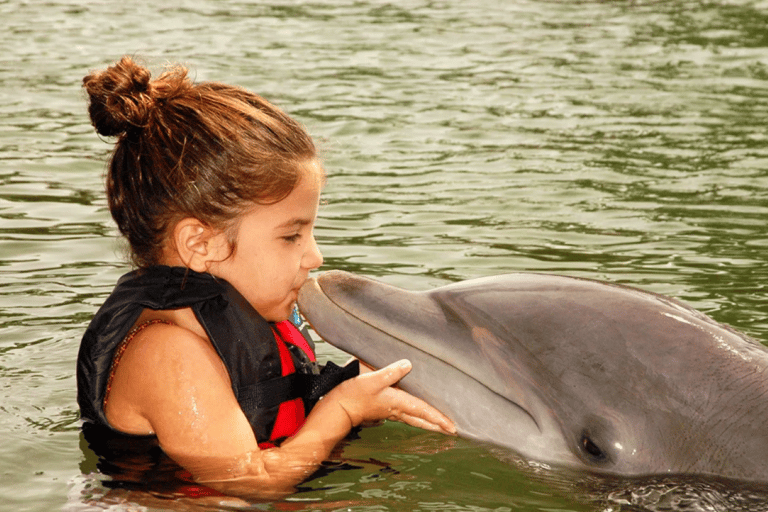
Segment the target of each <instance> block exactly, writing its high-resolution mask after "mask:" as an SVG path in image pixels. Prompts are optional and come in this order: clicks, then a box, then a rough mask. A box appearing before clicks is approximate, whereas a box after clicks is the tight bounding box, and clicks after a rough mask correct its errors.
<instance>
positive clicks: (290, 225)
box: [277, 217, 312, 229]
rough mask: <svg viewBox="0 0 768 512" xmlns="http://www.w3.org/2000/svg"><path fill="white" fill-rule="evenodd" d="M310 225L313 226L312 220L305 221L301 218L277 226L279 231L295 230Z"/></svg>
mask: <svg viewBox="0 0 768 512" xmlns="http://www.w3.org/2000/svg"><path fill="white" fill-rule="evenodd" d="M308 224H312V219H305V218H300V217H295V218H293V219H290V220H288V221H286V222H283V223H282V224H280V225H278V226H277V229H284V228H293V227H297V226H306V225H308Z"/></svg>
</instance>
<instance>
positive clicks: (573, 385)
mask: <svg viewBox="0 0 768 512" xmlns="http://www.w3.org/2000/svg"><path fill="white" fill-rule="evenodd" d="M299 305H300V308H301V311H302V313H303V314H304V315H305V317H306V318H307V320H308V321H309V322H310V324H311V325H312V326H313V327H314V329H315V330H316V331H317V332H318V334H320V336H321V337H322V338H323V339H325V340H326V341H328V342H329V343H331V344H332V345H334V346H337V347H338V348H340V349H342V350H344V351H346V352H349V353H351V354H353V355H355V356H356V357H358V358H360V359H361V360H363V361H364V362H366V363H368V364H370V365H372V366H374V367H381V366H384V365H386V364H389V363H391V362H393V361H395V360H397V359H400V358H408V359H410V360H411V361H412V363H413V370H412V371H411V373H410V374H409V375H408V376H407V377H406V378H405V379H403V381H402V382H401V386H402V387H403V389H405V390H407V391H409V392H411V393H413V394H415V395H416V396H419V397H421V398H422V399H424V400H425V401H427V402H428V403H430V404H431V405H433V406H435V407H436V408H438V409H440V410H441V411H443V412H444V413H445V414H446V415H447V416H449V417H451V419H453V420H454V422H455V423H456V426H457V428H458V430H459V434H460V435H463V436H466V437H470V438H475V439H479V440H483V441H488V442H491V443H494V444H498V445H503V446H506V447H509V448H511V449H513V450H514V451H516V452H518V453H519V454H520V455H522V456H524V457H528V458H532V459H536V460H540V461H544V462H551V463H559V464H565V465H568V466H578V467H586V468H589V469H592V470H596V471H605V472H610V473H617V474H622V475H641V474H658V473H701V474H716V475H720V476H728V477H734V478H741V479H747V480H761V481H768V434H767V433H764V432H763V430H764V424H765V421H764V420H765V419H768V384H766V383H765V382H764V381H766V380H768V379H766V378H765V377H761V378H757V377H756V375H757V374H756V372H765V370H766V369H768V358H767V357H766V352H765V350H764V349H763V348H762V347H760V346H758V345H757V344H755V343H754V342H752V341H751V340H748V339H746V337H744V336H743V335H740V334H738V333H735V332H734V331H732V330H730V329H727V328H725V327H723V326H722V325H720V324H717V323H716V322H714V321H712V320H711V319H709V318H708V317H706V316H705V315H703V314H701V313H698V312H696V311H695V310H693V309H691V308H688V307H686V306H684V305H682V304H680V303H679V302H676V301H673V300H671V299H668V298H665V297H662V296H659V295H655V294H650V293H646V292H642V291H639V290H635V289H630V288H626V287H621V286H616V285H609V284H606V283H600V282H596V281H589V280H583V279H574V278H566V277H561V276H549V275H540V274H510V275H504V276H495V277H489V278H482V279H476V280H470V281H465V282H461V283H456V284H453V285H448V286H444V287H441V288H436V289H434V290H431V291H427V292H411V291H406V290H402V289H399V288H395V287H392V286H388V285H385V284H382V283H380V282H377V281H374V280H370V279H366V278H361V277H358V276H355V275H353V274H349V273H345V272H339V271H334V272H327V273H325V274H323V275H321V276H320V277H319V278H318V279H316V280H315V279H312V280H310V281H308V282H307V284H306V285H305V286H304V287H303V288H302V290H301V293H300V295H299ZM751 396H757V397H759V401H758V402H757V403H755V404H750V403H749V402H748V400H749V397H751ZM745 399H746V400H747V403H745ZM761 418H762V419H761Z"/></svg>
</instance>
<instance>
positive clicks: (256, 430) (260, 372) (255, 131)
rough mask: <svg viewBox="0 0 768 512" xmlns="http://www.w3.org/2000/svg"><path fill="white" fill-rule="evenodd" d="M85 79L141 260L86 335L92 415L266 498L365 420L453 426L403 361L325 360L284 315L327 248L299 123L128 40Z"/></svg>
mask: <svg viewBox="0 0 768 512" xmlns="http://www.w3.org/2000/svg"><path fill="white" fill-rule="evenodd" d="M83 83H84V87H85V90H86V92H87V93H88V96H89V99H90V104H89V113H90V116H91V121H92V123H93V125H94V127H95V128H96V130H97V132H98V133H99V134H101V135H104V136H115V137H117V144H116V146H115V149H114V153H113V154H112V158H111V161H110V164H109V169H108V173H107V197H108V201H109V207H110V211H111V213H112V216H113V218H114V220H115V222H116V223H117V226H118V228H119V229H120V232H121V233H122V234H123V235H124V236H125V237H126V238H127V240H128V242H129V244H130V249H131V255H132V259H133V262H134V263H135V265H136V267H137V270H135V271H134V272H131V273H129V274H127V275H126V276H123V278H121V279H120V281H119V282H118V284H117V286H116V288H115V290H114V291H113V293H112V295H110V297H109V298H108V299H107V301H106V302H105V304H104V305H103V306H102V308H101V309H100V310H99V312H98V313H97V314H96V316H95V317H94V319H93V321H92V322H91V324H90V326H89V327H88V330H87V331H86V333H85V335H84V337H83V341H82V343H81V347H80V353H79V355H78V403H79V405H80V408H81V413H82V416H83V418H84V419H85V420H86V425H97V426H101V427H103V428H105V429H108V430H109V431H111V432H116V433H120V434H125V435H128V436H133V437H134V438H136V436H138V438H142V437H146V438H148V439H156V441H157V443H158V444H159V446H160V447H161V448H162V450H163V452H165V453H166V454H167V455H169V456H170V457H171V458H173V459H174V460H175V461H176V462H177V463H179V464H180V465H181V466H183V467H184V468H186V469H187V470H188V471H189V472H190V473H191V474H192V476H193V477H194V478H195V480H196V481H197V482H201V483H205V484H206V485H207V486H209V487H212V488H214V489H217V490H219V491H221V492H225V493H228V494H237V495H241V496H249V497H267V498H274V497H278V496H281V495H284V494H286V493H290V492H291V491H292V490H293V488H294V486H295V485H296V484H298V483H300V482H301V481H302V480H304V479H306V478H307V477H308V476H309V475H311V474H312V472H313V471H315V470H316V469H317V468H318V465H319V463H320V462H322V461H323V460H324V459H325V458H327V457H328V455H329V454H330V451H331V449H332V448H333V447H334V446H335V445H336V444H337V443H338V442H339V441H340V440H341V439H342V438H343V437H345V436H346V434H347V433H348V432H349V431H350V429H351V428H352V427H355V426H357V425H360V424H361V423H363V422H367V421H377V420H381V419H395V420H400V421H404V422H406V423H408V424H410V425H414V426H419V427H422V428H426V429H430V430H435V431H442V432H445V433H454V428H453V425H452V423H451V422H450V421H449V420H448V419H447V418H446V417H444V416H443V415H442V414H440V413H439V412H438V411H436V410H434V409H433V408H431V407H430V406H428V405H427V404H425V403H424V402H422V401H420V400H418V399H416V398H415V397H413V396H411V395H408V394H407V393H405V392H403V391H401V390H398V389H396V388H393V387H391V386H392V385H394V384H395V383H397V382H398V381H399V380H400V379H401V378H402V377H403V376H404V375H405V374H407V373H408V371H409V370H410V363H409V362H408V361H400V362H398V363H394V364H392V365H391V366H388V367H386V368H384V369H382V370H379V371H375V372H368V373H365V374H363V375H359V376H354V375H356V374H357V371H356V367H355V366H354V365H353V366H350V367H348V368H346V369H344V370H339V369H338V367H336V368H334V367H333V365H330V364H329V365H327V366H326V368H325V369H324V371H323V372H322V373H321V372H319V371H318V366H317V364H316V362H315V356H314V352H313V350H312V346H311V343H309V342H308V341H307V340H306V339H305V338H304V337H303V336H302V335H301V333H300V332H299V331H298V330H297V329H296V328H295V327H294V326H293V324H292V323H291V322H289V321H288V318H289V317H290V316H291V313H292V311H293V308H294V301H295V300H296V296H297V292H298V289H299V288H300V287H301V285H302V283H303V282H304V281H305V280H306V278H307V276H308V273H309V271H310V270H312V269H316V268H318V267H319V266H320V265H321V264H322V261H323V259H322V256H321V254H320V251H319V250H318V248H317V245H316V243H315V239H314V235H313V226H314V223H315V218H316V215H317V208H318V201H319V196H320V191H321V188H322V186H323V183H324V180H325V174H324V171H323V168H322V166H321V165H320V162H319V160H318V157H317V154H316V150H315V147H314V144H313V142H312V140H311V138H310V137H309V136H308V135H307V133H306V132H305V131H304V129H303V128H302V127H301V126H300V125H299V124H298V123H296V122H295V121H294V120H292V119H291V118H290V117H288V116H287V115H286V114H285V113H283V112H282V111H281V110H279V109H278V108H276V107H275V106H273V105H271V104H270V103H268V102H267V101H265V100H264V99H263V98H261V97H259V96H257V95H255V94H253V93H250V92H248V91H245V90H243V89H241V88H238V87H232V86H229V85H225V84H221V83H200V84H193V83H192V82H191V81H190V80H189V79H188V78H187V71H186V69H184V68H180V67H177V68H175V69H172V70H170V71H168V72H166V73H164V74H163V75H162V76H160V77H159V78H157V79H156V80H150V74H149V71H148V70H147V69H145V68H144V67H142V66H139V65H137V64H136V63H135V62H133V61H132V60H131V59H130V58H128V57H124V58H123V59H122V60H121V61H120V62H118V63H117V64H115V65H114V66H112V67H110V68H108V69H106V70H105V71H102V72H95V73H92V74H90V75H88V76H86V77H85V79H84V81H83ZM350 373H351V374H352V375H350ZM350 377H352V378H350ZM322 395H324V396H322ZM321 397H322V399H320V398H321Z"/></svg>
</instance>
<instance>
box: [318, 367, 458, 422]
mask: <svg viewBox="0 0 768 512" xmlns="http://www.w3.org/2000/svg"><path fill="white" fill-rule="evenodd" d="M410 371H411V363H410V361H408V360H406V359H403V360H402V361H398V362H396V363H392V364H391V365H389V366H387V367H385V368H382V369H381V370H377V371H370V372H364V373H362V374H361V375H359V376H357V377H355V378H354V379H350V380H348V381H345V382H343V383H342V384H340V385H339V386H337V387H336V388H335V389H334V390H333V391H331V392H330V393H329V394H328V396H327V398H328V399H331V400H337V401H338V403H339V405H340V406H341V407H342V408H343V409H344V411H345V412H346V413H347V415H348V416H349V419H350V421H351V422H352V425H353V426H357V425H360V424H361V423H363V422H373V421H378V420H383V419H389V420H396V421H401V422H403V423H407V424H408V425H411V426H414V427H419V428H423V429H426V430H432V431H435V432H442V433H444V434H449V435H453V434H456V427H455V426H454V425H453V422H451V420H449V419H448V418H447V417H446V416H445V415H444V414H442V413H441V412H440V411H438V410H437V409H435V408H434V407H432V406H431V405H429V404H427V403H426V402H424V401H423V400H420V399H418V398H416V397H415V396H413V395H411V394H409V393H406V392H405V391H403V390H401V389H397V388H394V387H392V386H393V385H395V384H397V383H398V382H399V381H400V379H402V378H403V377H405V376H406V375H407V374H408V372H410Z"/></svg>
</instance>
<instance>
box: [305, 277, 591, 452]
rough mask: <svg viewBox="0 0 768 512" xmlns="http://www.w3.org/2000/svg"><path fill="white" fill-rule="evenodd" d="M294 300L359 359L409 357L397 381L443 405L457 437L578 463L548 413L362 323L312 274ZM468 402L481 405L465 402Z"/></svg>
mask: <svg viewBox="0 0 768 512" xmlns="http://www.w3.org/2000/svg"><path fill="white" fill-rule="evenodd" d="M299 304H300V308H301V312H302V314H303V315H304V316H305V317H306V318H307V320H308V322H309V323H310V325H311V326H312V328H313V329H314V330H315V331H316V332H317V333H318V334H319V335H320V337H321V338H322V339H323V340H325V341H327V342H328V343H330V344H331V345H334V346H335V347H337V348H340V349H341V350H344V351H345V352H348V353H350V354H352V355H353V356H355V357H357V358H358V359H360V360H361V361H363V362H364V363H366V364H368V365H370V366H372V367H374V368H382V367H384V366H386V365H388V364H390V363H393V362H395V361H397V360H399V359H408V360H410V361H411V363H412V365H413V369H412V370H411V372H410V373H409V374H408V375H407V376H406V377H405V378H404V379H403V380H402V381H401V382H400V383H399V386H400V387H401V388H402V389H404V390H405V391H407V392H409V393H411V394H413V395H414V396H417V397H419V398H421V399H422V400H424V401H426V402H427V403H429V404H430V405H432V406H433V407H435V408H437V409H438V410H440V411H444V412H445V413H446V415H448V416H449V417H450V418H451V420H452V421H453V422H454V423H455V425H456V428H457V433H458V435H460V436H461V437H465V438H469V439H474V440H478V441H483V442H488V443H492V444H494V445H502V446H505V447H508V448H511V449H513V450H514V451H515V452H517V453H518V454H519V455H520V456H522V457H525V458H530V459H536V460H539V461H544V462H552V463H559V464H563V463H564V464H576V463H577V458H576V456H575V455H574V454H573V452H571V451H570V450H569V449H568V447H567V446H566V444H565V443H564V442H563V439H562V434H561V433H560V432H559V431H558V430H557V429H558V426H557V425H556V424H555V423H554V421H553V420H552V418H549V417H546V416H542V415H539V416H538V417H534V416H533V415H532V414H531V413H530V412H529V411H528V410H526V409H525V408H523V407H521V406H520V405H518V404H517V403H515V402H513V401H510V400H509V399H508V398H505V397H502V396H500V395H499V394H498V393H496V392H495V391H493V390H491V389H489V387H488V386H487V385H486V384H484V383H483V382H480V381H478V380H476V379H475V378H473V377H471V376H469V375H467V374H466V373H464V372H462V371H461V370H458V369H457V368H456V367H455V366H453V365H452V364H450V363H447V362H445V361H442V360H440V359H438V358H436V357H435V356H434V355H432V354H430V353H428V352H426V351H424V350H422V349H419V348H417V347H415V346H414V345H413V344H412V343H409V342H408V341H405V340H402V339H399V338H397V337H394V336H391V335H390V334H388V333H387V332H384V331H383V330H381V329H379V328H377V327H375V326H372V325H370V324H369V323H366V322H365V321H364V320H362V319H360V318H358V317H357V316H355V315H354V314H351V313H350V312H348V311H346V310H345V309H344V308H343V307H342V306H340V305H338V304H336V303H335V302H334V301H333V300H332V299H331V298H330V297H329V296H328V295H326V294H325V292H324V291H323V289H322V287H321V284H320V283H318V281H317V280H316V279H310V280H309V281H308V282H307V284H305V285H304V287H303V288H302V289H301V291H300V293H299ZM467 402H472V403H475V404H482V406H481V407H467V406H466V404H467ZM539 408H540V409H541V408H543V407H539Z"/></svg>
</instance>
